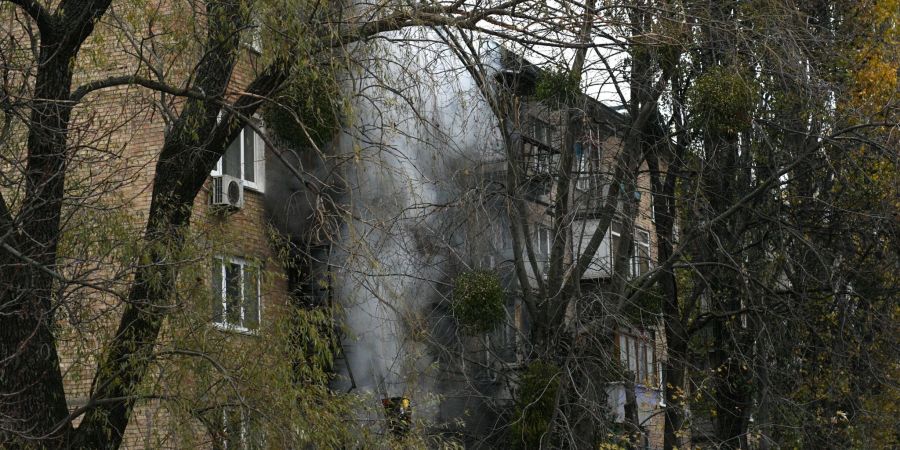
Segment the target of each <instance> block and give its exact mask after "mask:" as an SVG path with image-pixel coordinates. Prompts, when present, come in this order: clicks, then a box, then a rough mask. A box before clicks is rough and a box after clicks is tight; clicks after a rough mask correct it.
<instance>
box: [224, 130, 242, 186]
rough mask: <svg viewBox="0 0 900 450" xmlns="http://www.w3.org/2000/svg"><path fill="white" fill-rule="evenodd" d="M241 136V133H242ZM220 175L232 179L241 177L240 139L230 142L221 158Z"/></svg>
mask: <svg viewBox="0 0 900 450" xmlns="http://www.w3.org/2000/svg"><path fill="white" fill-rule="evenodd" d="M242 134H243V133H242ZM222 173H224V174H225V175H231V176H233V177H237V178H240V177H241V137H240V136H238V138H237V139H235V140H233V141H231V144H229V145H228V148H227V149H225V157H223V158H222Z"/></svg>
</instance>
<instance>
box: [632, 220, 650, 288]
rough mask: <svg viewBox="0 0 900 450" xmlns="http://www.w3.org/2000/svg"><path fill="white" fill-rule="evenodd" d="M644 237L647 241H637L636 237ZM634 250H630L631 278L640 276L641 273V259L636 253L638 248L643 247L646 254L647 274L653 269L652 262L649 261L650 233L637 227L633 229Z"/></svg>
mask: <svg viewBox="0 0 900 450" xmlns="http://www.w3.org/2000/svg"><path fill="white" fill-rule="evenodd" d="M640 235H645V236H646V237H647V241H646V242H643V241H641V240H639V239H638V236H640ZM633 241H634V242H633V245H634V250H632V255H631V275H632V276H635V277H636V276H641V275H643V273H640V270H641V257H640V253H638V248H639V247H643V248H644V250H645V251H646V252H647V272H649V271H650V269H652V268H653V262H652V260H651V259H650V232H649V231H647V230H645V229H643V228H639V227H635V229H634V239H633Z"/></svg>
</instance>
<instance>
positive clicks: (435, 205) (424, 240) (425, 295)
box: [330, 44, 665, 448]
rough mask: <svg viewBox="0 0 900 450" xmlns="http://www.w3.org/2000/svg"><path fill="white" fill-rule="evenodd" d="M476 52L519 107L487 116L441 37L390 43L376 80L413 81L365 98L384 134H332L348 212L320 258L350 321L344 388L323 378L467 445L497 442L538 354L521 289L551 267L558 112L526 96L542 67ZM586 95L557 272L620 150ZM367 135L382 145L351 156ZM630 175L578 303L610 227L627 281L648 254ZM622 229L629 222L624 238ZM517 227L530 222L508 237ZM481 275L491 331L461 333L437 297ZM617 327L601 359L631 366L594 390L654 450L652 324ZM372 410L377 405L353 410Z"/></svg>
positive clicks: (593, 289)
mask: <svg viewBox="0 0 900 450" xmlns="http://www.w3.org/2000/svg"><path fill="white" fill-rule="evenodd" d="M487 47H488V50H486V51H485V55H487V56H485V61H486V63H485V64H486V66H487V69H486V70H487V71H488V73H490V74H491V77H492V78H491V79H492V83H495V85H494V86H493V87H492V88H497V89H507V90H508V92H509V94H508V95H509V96H510V98H508V99H507V100H508V101H509V102H510V103H511V104H514V105H516V106H515V108H514V111H515V112H514V113H512V114H511V117H510V118H508V120H506V121H503V120H498V118H497V117H496V116H495V114H494V113H493V112H492V111H491V109H490V108H489V106H488V105H487V101H486V100H485V98H484V95H483V93H482V92H480V91H479V90H478V89H477V87H476V86H475V83H474V82H473V81H472V78H471V74H469V73H467V72H466V71H465V70H464V68H463V67H462V66H461V64H460V63H459V62H458V61H457V60H455V59H454V58H453V57H452V56H450V55H448V54H447V52H446V49H445V48H443V47H441V46H440V45H439V44H436V45H435V46H433V47H425V49H424V50H423V49H422V48H421V47H417V53H415V54H405V53H404V51H405V49H404V48H403V47H402V46H401V45H400V44H397V46H396V47H395V48H393V49H392V51H393V52H394V53H392V54H394V55H399V56H397V59H398V60H399V61H402V64H399V63H398V65H399V66H402V67H403V69H402V70H397V71H395V72H388V73H387V74H379V75H380V77H381V78H379V79H378V81H382V80H386V81H387V82H390V81H393V80H394V78H393V77H400V76H403V74H404V72H403V70H406V71H408V72H409V73H415V74H416V79H417V80H419V81H418V83H420V84H416V85H415V86H416V90H415V92H414V93H413V94H410V95H409V97H404V98H403V100H400V98H399V96H398V98H394V97H392V96H391V95H390V93H386V94H385V95H384V97H381V96H375V97H376V98H378V99H379V100H376V101H373V103H375V106H373V107H372V108H373V109H377V110H378V113H379V114H380V116H379V117H380V118H381V120H383V121H385V122H388V123H392V124H395V125H394V126H395V127H396V130H391V131H386V130H382V129H379V130H377V131H376V132H375V133H373V134H369V135H352V134H348V135H345V136H344V137H343V139H342V141H341V143H340V145H339V148H343V149H344V152H345V153H344V154H345V155H348V159H349V158H353V160H354V161H356V163H355V164H354V165H353V166H352V167H351V169H349V170H348V175H347V176H346V177H345V179H346V180H350V181H349V182H348V194H347V196H346V198H345V202H346V204H348V205H349V206H348V209H350V210H352V211H353V217H354V218H355V219H354V220H349V221H348V222H347V223H346V228H345V233H344V234H343V235H342V236H341V237H340V238H339V239H338V242H337V243H336V245H335V248H336V249H338V250H336V251H335V252H333V253H332V259H331V262H330V264H331V266H332V267H331V270H333V273H334V275H335V280H336V284H335V286H334V289H333V294H334V296H335V298H337V299H340V300H339V301H341V302H342V304H343V308H344V310H345V311H346V315H347V317H346V322H345V323H346V325H347V333H346V334H345V335H344V337H343V340H342V342H343V344H342V345H343V348H344V349H345V352H344V354H343V355H341V358H340V359H339V361H338V363H337V364H336V366H337V368H338V372H339V373H340V374H341V376H342V378H341V379H342V380H343V382H340V381H339V382H338V383H336V385H335V388H337V389H341V390H345V391H350V392H362V393H364V394H366V395H370V396H371V397H372V401H373V402H375V401H378V399H379V398H384V399H388V400H389V399H393V398H407V399H409V400H410V402H411V405H412V410H413V411H414V415H413V417H415V418H416V419H418V420H422V421H423V422H425V423H428V424H430V425H431V426H433V427H434V428H435V429H436V430H437V431H439V432H442V433H443V432H447V433H455V434H457V435H459V436H461V437H462V439H463V440H464V441H465V442H466V443H467V444H468V445H471V446H473V448H480V447H491V446H497V445H501V446H502V445H507V444H508V440H505V439H508V436H507V435H506V434H505V433H507V430H508V428H506V427H503V426H498V424H501V423H503V422H504V421H505V420H506V421H508V420H509V419H510V416H509V414H510V411H511V410H512V409H514V407H515V400H514V397H515V395H514V394H515V391H516V389H517V383H518V379H519V376H520V374H521V373H522V371H523V370H525V369H526V367H527V363H528V362H529V361H530V358H532V357H533V355H534V353H533V349H532V348H531V342H530V340H531V336H530V330H531V327H532V323H533V320H534V319H533V318H531V317H529V314H528V312H527V308H526V306H525V305H524V304H523V302H522V299H521V296H522V291H523V289H535V290H536V289H537V287H536V286H537V280H538V279H539V278H541V279H545V278H546V276H547V267H548V263H549V259H550V254H551V248H552V246H553V237H554V236H553V231H552V230H553V211H552V207H553V205H554V204H555V203H557V200H558V199H559V194H558V193H557V183H556V182H557V180H558V179H559V171H560V169H559V159H560V148H561V146H562V138H563V136H564V128H563V126H562V120H561V119H560V111H559V110H558V109H555V108H553V107H552V106H550V102H542V101H539V100H537V99H536V98H535V96H534V87H535V83H536V82H537V79H538V77H539V75H540V71H539V70H538V69H536V68H535V66H533V65H531V64H529V63H528V62H527V61H524V60H522V59H521V58H520V57H517V56H516V55H513V54H512V53H510V52H507V51H505V50H503V49H500V48H499V47H496V46H495V45H493V46H492V45H491V44H488V45H487ZM397 84H399V85H402V84H403V83H397ZM361 85H363V86H365V82H363V83H361ZM376 89H377V87H376ZM582 100H583V101H580V102H579V104H584V105H587V108H586V110H585V111H584V112H583V113H581V116H580V117H579V121H580V123H582V124H583V128H584V131H583V133H581V135H580V136H579V137H578V139H576V142H575V149H574V150H575V154H576V163H575V167H573V175H574V176H572V177H571V183H570V184H571V185H570V189H569V194H568V195H569V196H570V198H569V200H568V201H569V203H570V205H572V206H573V208H572V211H573V214H572V215H571V217H572V218H573V219H572V221H571V222H570V224H569V225H567V226H566V230H565V233H566V235H567V238H566V239H567V242H566V245H565V250H564V252H563V254H562V255H561V257H562V258H563V259H564V264H565V265H567V266H571V264H572V263H573V261H574V258H577V257H578V256H580V254H581V252H583V248H584V247H585V246H586V244H587V242H588V241H589V240H590V238H591V236H593V234H594V230H595V229H596V228H597V226H598V220H599V214H598V213H599V209H600V206H601V205H602V203H603V202H604V201H605V200H606V191H607V189H608V184H609V179H611V172H610V168H611V162H612V161H614V160H615V158H616V157H617V155H618V152H619V151H620V150H621V148H622V143H621V138H622V133H623V131H624V127H625V125H626V123H627V117H626V116H624V115H623V114H622V113H621V112H619V111H616V110H614V109H612V108H610V107H608V106H606V105H604V104H602V103H600V102H597V101H595V100H591V99H589V98H587V97H586V96H585V98H583V99H582ZM410 103H412V104H413V105H412V106H411V105H410ZM398 105H399V106H398ZM357 113H358V114H359V115H361V116H362V117H368V113H369V111H367V110H366V106H365V105H363V106H361V110H359V111H357ZM373 115H374V114H373ZM416 118H418V120H416ZM411 123H414V124H416V125H415V126H411V125H408V124H411ZM499 123H505V124H507V125H505V126H508V127H509V130H508V131H509V133H510V135H511V136H512V139H511V142H512V146H513V148H507V147H505V144H504V141H503V140H502V139H501V138H500V135H501V133H500V130H499V128H498V124H499ZM365 142H378V143H379V146H378V147H372V148H366V147H365V146H362V150H360V145H359V143H365ZM384 149H391V151H390V152H386V151H385V150H384ZM511 155H516V156H515V157H516V161H515V162H514V164H520V167H518V170H519V173H520V175H521V176H522V179H521V182H520V183H519V184H518V186H517V191H516V193H514V194H511V193H510V192H509V191H507V189H508V186H509V185H508V183H509V179H508V177H509V175H510V172H509V170H510V167H511V166H510V165H509V163H510V159H509V158H510V156H511ZM634 182H635V185H636V186H637V188H636V189H634V190H633V191H632V192H630V193H629V194H628V196H627V197H626V196H624V195H623V196H622V198H621V199H620V201H619V207H618V208H617V209H618V210H619V211H618V212H617V214H616V218H615V220H614V221H613V223H612V225H611V226H610V228H609V230H608V231H607V232H606V234H605V235H604V236H603V239H602V241H601V245H600V248H599V249H598V251H597V252H596V254H595V255H594V257H593V258H592V259H591V263H590V265H589V267H588V268H587V270H586V271H585V274H584V276H583V277H582V279H581V280H580V283H579V286H580V290H581V291H582V292H583V293H584V296H586V297H591V296H593V297H595V298H603V294H602V293H603V292H604V291H605V290H607V287H608V286H609V285H610V283H611V280H613V278H614V277H615V276H616V275H615V273H614V271H613V268H612V261H613V256H614V252H615V249H616V248H618V242H619V241H620V240H621V236H622V235H625V234H630V235H632V236H633V237H632V238H631V240H632V241H633V243H632V244H633V245H631V248H630V249H629V253H630V256H629V257H628V262H627V270H626V271H627V274H626V277H627V278H628V279H631V278H634V277H637V276H640V275H642V274H645V273H647V272H648V271H650V269H651V268H652V267H653V265H654V263H655V260H656V250H655V235H654V220H653V214H652V202H651V195H650V192H651V189H650V181H649V176H648V175H647V170H646V168H644V170H642V171H640V175H639V177H638V178H637V179H636V180H634ZM512 197H517V199H519V200H522V203H523V205H524V211H525V213H524V215H523V216H522V217H516V216H515V214H513V213H512V212H511V209H510V206H509V205H510V199H511V198H512ZM629 201H630V202H634V209H633V211H634V212H633V214H632V216H631V217H628V216H626V214H625V202H629ZM626 224H628V225H626ZM626 226H631V227H633V232H632V233H625V229H624V227H626ZM515 229H519V230H523V229H524V230H527V232H524V234H523V235H520V236H519V237H518V238H516V236H514V231H513V230H515ZM526 236H527V237H526ZM526 240H527V242H526ZM516 246H519V248H518V251H520V252H521V253H522V254H524V255H526V256H525V258H526V260H524V261H523V263H524V267H525V271H526V272H527V273H528V276H527V277H528V279H529V283H530V284H531V285H530V286H527V287H523V286H522V283H521V282H520V280H521V279H520V278H519V277H518V276H517V275H516V269H515V264H516V256H515V252H516V250H517V249H516ZM526 250H527V251H526ZM529 252H530V254H533V255H534V260H533V261H532V260H530V259H529V257H528V256H527V255H528V254H529ZM479 271H481V272H483V271H487V272H491V273H494V274H495V275H496V276H497V277H498V279H499V280H500V283H501V284H502V285H503V287H504V290H505V292H506V296H507V299H506V304H505V309H506V312H505V317H504V319H503V321H502V323H500V324H499V325H498V326H496V327H495V328H494V329H493V331H491V332H488V333H472V332H470V331H465V330H464V329H463V328H461V327H459V326H458V324H457V322H456V321H455V320H454V319H453V318H452V313H451V309H452V308H451V307H450V306H449V305H451V304H452V302H453V286H454V281H455V280H456V277H457V276H459V274H464V273H471V272H479ZM591 304H592V305H594V307H596V305H597V302H591ZM579 308H581V307H579ZM589 313H592V312H591V311H589V310H588V309H585V310H584V311H575V310H572V311H569V312H568V314H570V315H576V314H579V315H584V314H589ZM616 329H617V330H618V331H617V333H616V335H615V336H614V337H612V339H611V342H610V346H609V348H605V349H602V351H601V352H600V353H603V354H604V356H603V357H604V358H607V359H609V358H614V359H615V360H616V361H617V364H618V365H619V366H620V367H622V368H624V370H623V372H626V373H628V374H630V375H627V376H626V378H623V379H620V380H617V381H613V382H609V383H605V384H604V386H603V390H604V394H603V395H604V396H605V397H606V398H607V405H606V406H607V407H608V409H609V410H610V411H611V413H612V415H613V420H614V421H617V422H623V423H624V422H625V421H626V407H630V406H631V405H635V409H636V415H637V417H636V418H635V419H632V421H635V420H636V421H638V422H639V423H638V425H640V427H641V428H642V430H643V431H642V433H641V434H642V436H641V439H642V440H643V441H644V444H646V446H647V447H648V448H654V447H657V446H660V445H661V441H662V432H663V416H662V414H661V412H662V410H661V406H660V404H661V399H662V397H661V389H660V385H661V380H660V377H661V375H660V367H661V360H662V358H664V357H665V345H664V342H663V333H662V330H661V329H660V328H659V326H658V321H657V320H656V316H654V315H653V314H650V313H648V314H645V315H644V316H641V317H640V318H638V319H635V320H632V321H631V322H628V321H624V320H623V321H622V324H621V326H619V325H617V326H616ZM629 377H630V378H629ZM380 419H381V417H380V415H379V414H378V413H377V411H376V412H375V413H374V414H373V413H371V412H370V413H368V414H363V415H362V417H361V420H365V421H374V422H377V421H378V420H380ZM504 443H506V444H504Z"/></svg>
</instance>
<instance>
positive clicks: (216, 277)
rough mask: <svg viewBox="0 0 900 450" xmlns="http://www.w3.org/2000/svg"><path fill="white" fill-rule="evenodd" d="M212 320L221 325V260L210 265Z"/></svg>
mask: <svg viewBox="0 0 900 450" xmlns="http://www.w3.org/2000/svg"><path fill="white" fill-rule="evenodd" d="M212 320H213V322H219V323H221V322H222V320H223V317H222V260H221V259H214V260H213V264H212Z"/></svg>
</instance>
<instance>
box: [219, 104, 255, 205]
mask: <svg viewBox="0 0 900 450" xmlns="http://www.w3.org/2000/svg"><path fill="white" fill-rule="evenodd" d="M253 119H254V120H255V121H256V122H257V124H258V125H257V128H259V129H260V130H262V127H263V125H262V121H261V120H260V119H259V118H258V117H256V116H254V117H253ZM248 130H249V131H250V132H251V133H253V158H254V160H253V178H254V180H253V181H249V180H247V179H246V174H245V173H244V171H245V168H246V165H247V162H246V161H245V158H244V156H245V155H246V151H245V149H244V142H245V139H244V133H245V132H247V131H248ZM235 139H237V141H238V142H239V144H240V145H239V148H238V153H240V159H241V163H240V166H241V173H240V176H239V177H238V178H240V179H241V181H242V182H243V184H244V187H245V188H247V189H250V190H253V191H256V192H259V193H265V185H266V180H265V174H266V143H265V141H264V140H263V138H262V136H260V135H259V133H257V132H256V130H254V129H253V128H252V127H251V126H250V125H249V124H244V126H243V127H242V128H241V132H240V133H238V136H237V137H236V138H235ZM232 142H234V141H231V142H229V143H228V147H226V149H225V151H226V152H227V151H228V148H229V147H231V143H232ZM224 158H225V155H222V157H221V158H219V160H218V161H216V167H215V168H213V170H212V172H210V176H214V177H219V176H222V175H223V172H222V161H223V159H224Z"/></svg>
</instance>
